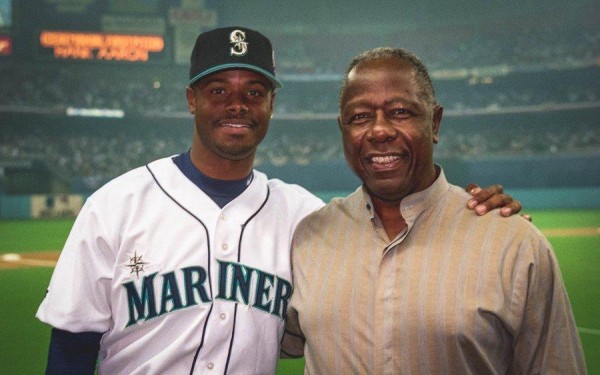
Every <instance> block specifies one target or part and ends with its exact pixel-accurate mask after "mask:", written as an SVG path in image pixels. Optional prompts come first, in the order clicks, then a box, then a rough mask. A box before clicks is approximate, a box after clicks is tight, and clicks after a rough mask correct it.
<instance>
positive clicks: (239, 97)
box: [227, 92, 248, 115]
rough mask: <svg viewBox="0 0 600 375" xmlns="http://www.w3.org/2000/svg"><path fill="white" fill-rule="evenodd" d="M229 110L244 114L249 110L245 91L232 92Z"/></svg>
mask: <svg viewBox="0 0 600 375" xmlns="http://www.w3.org/2000/svg"><path fill="white" fill-rule="evenodd" d="M227 112H229V113H230V114H236V115H237V114H244V113H247V112H248V103H247V98H246V95H244V94H243V93H237V92H235V93H232V94H231V95H230V97H229V101H228V103H227Z"/></svg>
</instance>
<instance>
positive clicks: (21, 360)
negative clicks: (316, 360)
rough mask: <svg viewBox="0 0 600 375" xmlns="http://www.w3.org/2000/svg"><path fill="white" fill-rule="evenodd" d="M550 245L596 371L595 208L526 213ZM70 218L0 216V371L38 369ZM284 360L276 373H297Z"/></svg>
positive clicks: (598, 259)
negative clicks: (46, 307) (45, 313)
mask: <svg viewBox="0 0 600 375" xmlns="http://www.w3.org/2000/svg"><path fill="white" fill-rule="evenodd" d="M530 213H531V214H532V215H533V218H534V223H535V224H536V225H537V226H538V228H540V229H541V230H542V231H543V232H544V233H545V234H546V236H547V237H548V238H549V240H550V242H551V243H552V245H553V246H554V249H555V251H556V255H557V257H558V261H559V263H560V266H561V270H562V274H563V278H564V280H565V283H566V286H567V290H568V292H569V296H570V299H571V303H572V306H573V310H574V312H575V319H576V322H577V327H578V329H579V334H580V336H581V341H582V342H583V348H584V350H585V355H586V363H587V367H588V372H589V374H599V375H600V210H561V211H558V210H555V211H531V212H530ZM72 225H73V220H49V221H6V220H5V221H0V348H2V350H1V351H0V374H42V373H43V372H44V368H45V363H46V354H47V347H48V341H49V335H50V328H49V327H48V326H46V325H44V324H42V323H40V322H39V321H38V320H37V319H35V312H36V310H37V307H38V305H39V303H40V302H41V300H42V298H43V297H44V293H45V290H46V286H47V284H48V281H49V280H50V276H51V274H52V270H53V266H54V264H55V260H56V256H57V254H58V252H59V251H60V249H61V247H62V245H63V243H64V241H65V239H66V237H67V235H68V232H69V230H70V228H71V226H72ZM302 366H303V362H302V360H283V361H281V363H280V366H279V369H278V374H302V373H303V372H302Z"/></svg>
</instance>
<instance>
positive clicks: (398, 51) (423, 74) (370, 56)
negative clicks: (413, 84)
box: [340, 47, 437, 106]
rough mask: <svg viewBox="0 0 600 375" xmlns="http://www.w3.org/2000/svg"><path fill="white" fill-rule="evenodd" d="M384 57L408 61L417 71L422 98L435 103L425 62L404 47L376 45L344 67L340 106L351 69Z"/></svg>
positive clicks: (433, 90) (432, 103)
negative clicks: (376, 46)
mask: <svg viewBox="0 0 600 375" xmlns="http://www.w3.org/2000/svg"><path fill="white" fill-rule="evenodd" d="M385 58H391V59H397V60H401V61H406V62H407V63H409V64H410V65H411V66H412V67H413V69H414V70H415V72H416V73H417V82H418V83H419V85H420V86H421V89H422V90H423V94H424V99H425V100H426V101H427V102H428V103H429V104H431V105H435V104H437V100H436V95H435V89H434V88H433V83H432V82H431V78H430V77H429V72H428V71H427V68H426V67H425V64H423V62H422V61H421V60H420V59H419V58H418V57H417V56H416V55H415V54H414V53H412V52H410V51H409V50H407V49H404V48H392V47H378V48H374V49H372V50H369V51H365V52H363V53H361V54H359V55H358V56H356V57H355V58H354V59H353V60H352V61H351V62H350V65H348V68H346V73H345V74H344V80H343V81H342V86H341V88H340V106H341V103H342V99H343V97H344V93H345V91H346V87H347V86H348V75H349V74H350V72H351V71H352V69H354V68H355V67H356V66H357V65H358V64H360V63H363V62H368V61H373V60H378V59H385Z"/></svg>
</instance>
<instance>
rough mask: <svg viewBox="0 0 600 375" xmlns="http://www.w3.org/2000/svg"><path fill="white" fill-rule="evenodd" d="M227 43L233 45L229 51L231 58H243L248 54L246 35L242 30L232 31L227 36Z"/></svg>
mask: <svg viewBox="0 0 600 375" xmlns="http://www.w3.org/2000/svg"><path fill="white" fill-rule="evenodd" d="M229 42H230V43H231V44H232V45H233V46H232V47H231V49H230V50H229V51H230V53H231V55H232V56H244V55H245V54H246V53H247V52H248V42H246V33H245V32H243V31H242V30H233V31H232V32H231V34H229Z"/></svg>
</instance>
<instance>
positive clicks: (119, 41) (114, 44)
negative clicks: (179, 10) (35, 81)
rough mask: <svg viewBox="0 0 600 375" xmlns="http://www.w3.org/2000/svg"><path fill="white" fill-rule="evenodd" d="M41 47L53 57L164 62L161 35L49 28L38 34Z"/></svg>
mask: <svg viewBox="0 0 600 375" xmlns="http://www.w3.org/2000/svg"><path fill="white" fill-rule="evenodd" d="M40 46H41V47H42V48H44V49H46V50H48V51H50V52H51V54H52V56H53V57H54V58H56V59H75V60H106V61H129V62H136V61H137V62H147V61H149V60H150V59H157V60H158V59H160V60H161V61H165V60H166V58H165V56H164V55H165V53H164V50H165V40H164V38H163V36H161V35H132V34H108V33H87V32H73V31H49V30H43V31H41V33H40Z"/></svg>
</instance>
